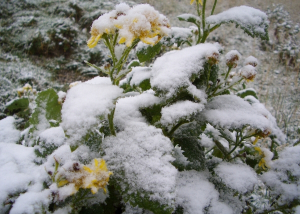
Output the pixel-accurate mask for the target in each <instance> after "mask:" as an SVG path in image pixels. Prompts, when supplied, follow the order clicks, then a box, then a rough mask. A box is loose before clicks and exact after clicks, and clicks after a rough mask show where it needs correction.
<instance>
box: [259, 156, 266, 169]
mask: <svg viewBox="0 0 300 214" xmlns="http://www.w3.org/2000/svg"><path fill="white" fill-rule="evenodd" d="M258 166H259V167H261V168H263V169H266V167H268V166H267V164H266V160H265V159H264V158H262V159H261V160H260V161H259V163H258Z"/></svg>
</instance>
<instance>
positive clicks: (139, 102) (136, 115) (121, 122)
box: [114, 91, 161, 129]
mask: <svg viewBox="0 0 300 214" xmlns="http://www.w3.org/2000/svg"><path fill="white" fill-rule="evenodd" d="M160 101H161V99H160V98H158V97H156V96H154V95H153V93H152V92H151V91H147V92H144V93H143V94H139V95H137V96H130V97H125V98H121V99H119V100H118V102H117V104H116V111H115V117H114V123H115V125H116V126H118V128H119V129H125V128H126V127H128V126H130V125H135V124H139V123H145V122H146V119H145V118H144V117H143V116H142V114H141V112H140V111H139V109H140V108H143V107H147V106H151V105H154V104H157V103H159V102H160Z"/></svg>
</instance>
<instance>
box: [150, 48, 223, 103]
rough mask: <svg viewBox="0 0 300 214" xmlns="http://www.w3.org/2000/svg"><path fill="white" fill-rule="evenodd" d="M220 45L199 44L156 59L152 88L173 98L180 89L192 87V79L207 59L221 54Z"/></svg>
mask: <svg viewBox="0 0 300 214" xmlns="http://www.w3.org/2000/svg"><path fill="white" fill-rule="evenodd" d="M220 48H221V47H220V45H219V44H218V43H215V44H208V43H207V44H199V45H196V46H193V47H188V48H185V49H183V50H179V51H171V52H168V53H166V54H164V55H163V56H161V57H159V58H157V59H156V61H155V62H154V64H153V67H152V71H151V79H150V83H151V86H152V87H154V88H155V89H157V90H161V91H164V92H166V95H165V96H166V97H167V98H168V97H172V96H173V95H174V94H175V93H176V92H177V90H178V89H179V88H182V87H184V88H188V87H189V86H191V85H192V83H191V81H190V78H191V76H192V75H193V74H200V71H201V70H202V69H203V65H204V63H205V62H206V59H205V58H206V57H207V56H209V55H212V54H213V53H219V49H220Z"/></svg>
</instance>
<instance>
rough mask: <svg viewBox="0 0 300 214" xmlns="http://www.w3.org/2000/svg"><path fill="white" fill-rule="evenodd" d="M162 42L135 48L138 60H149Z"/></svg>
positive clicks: (158, 49)
mask: <svg viewBox="0 0 300 214" xmlns="http://www.w3.org/2000/svg"><path fill="white" fill-rule="evenodd" d="M161 46H162V44H161V43H160V42H159V43H157V44H156V45H154V46H151V45H147V46H143V47H142V48H141V49H138V50H137V53H136V55H137V57H138V59H139V61H140V62H147V61H150V60H151V59H152V58H153V57H155V56H156V55H157V54H158V53H159V52H160V49H161Z"/></svg>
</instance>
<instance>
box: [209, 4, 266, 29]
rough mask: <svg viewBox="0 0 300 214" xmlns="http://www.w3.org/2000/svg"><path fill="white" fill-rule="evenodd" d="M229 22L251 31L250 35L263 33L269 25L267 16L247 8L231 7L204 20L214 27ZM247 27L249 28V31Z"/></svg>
mask: <svg viewBox="0 0 300 214" xmlns="http://www.w3.org/2000/svg"><path fill="white" fill-rule="evenodd" d="M231 21H234V22H236V23H238V24H239V25H240V26H241V27H242V28H246V29H247V30H250V31H252V32H251V33H252V34H255V33H264V31H265V28H266V27H267V26H268V24H269V21H268V16H267V14H265V13H264V12H262V11H260V10H258V9H255V8H253V7H248V6H239V7H233V8H230V9H228V10H226V11H223V12H221V13H219V14H217V15H212V16H209V17H207V18H206V23H208V24H215V25H218V24H221V23H226V22H231ZM249 26H251V29H250V28H249Z"/></svg>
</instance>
